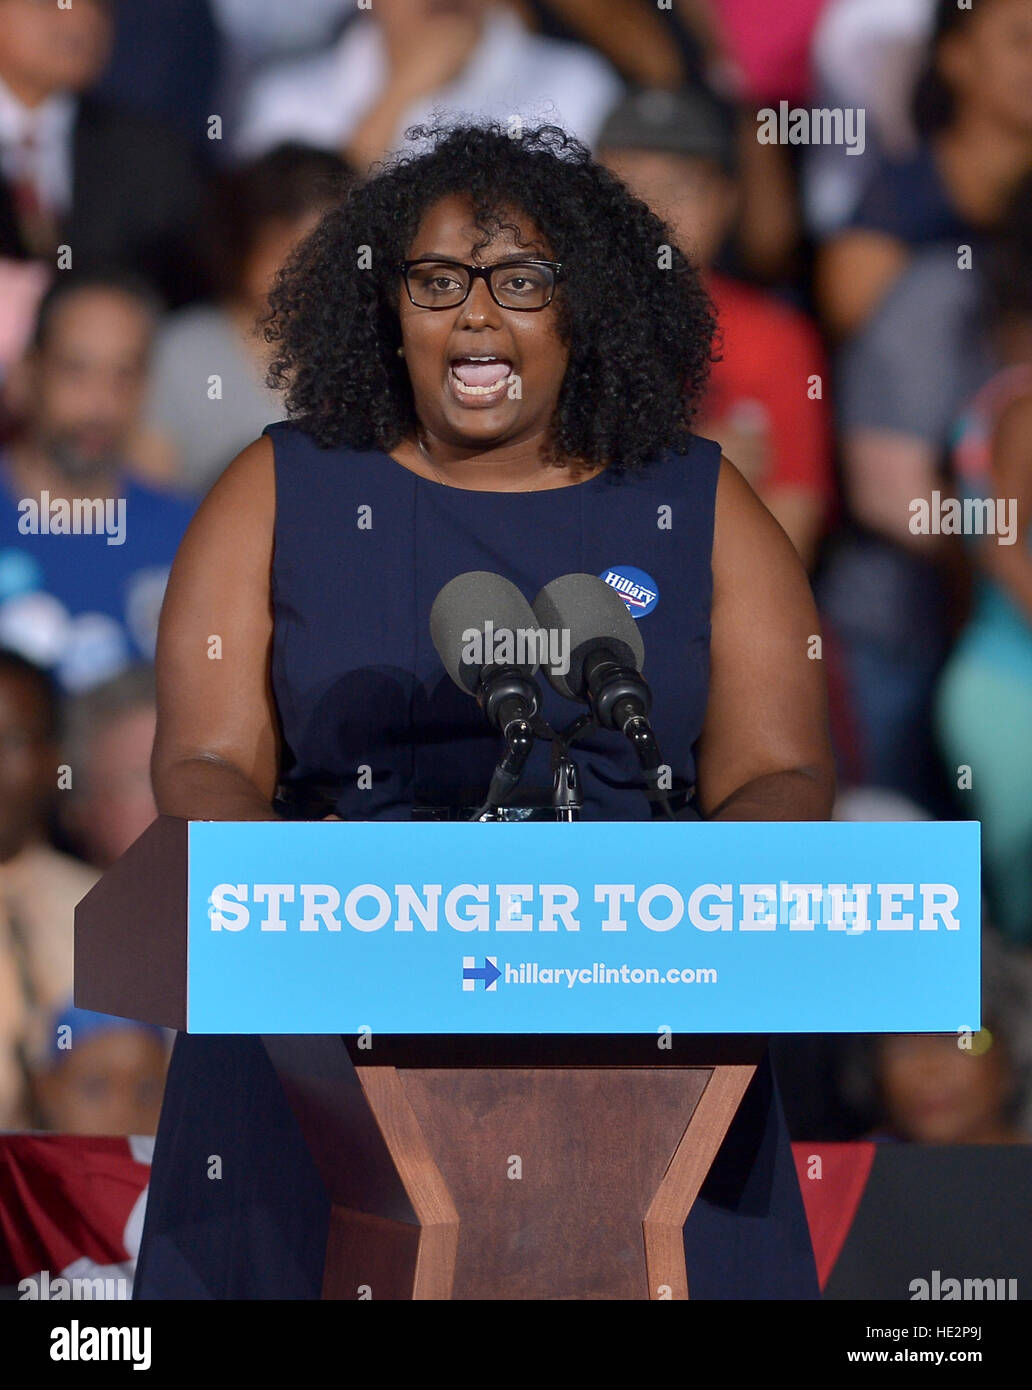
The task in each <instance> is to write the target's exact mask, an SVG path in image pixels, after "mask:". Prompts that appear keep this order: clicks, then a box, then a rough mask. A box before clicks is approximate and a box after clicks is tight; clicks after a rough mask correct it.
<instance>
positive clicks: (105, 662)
mask: <svg viewBox="0 0 1032 1390" xmlns="http://www.w3.org/2000/svg"><path fill="white" fill-rule="evenodd" d="M435 110H437V111H444V112H454V113H461V114H463V115H465V116H469V115H473V116H480V117H482V118H486V117H490V118H495V119H502V120H506V121H507V120H509V119H511V118H512V117H513V116H514V115H517V114H518V115H519V116H520V118H521V119H522V120H523V121H524V122H525V123H536V122H538V121H541V120H549V121H552V122H555V123H557V124H560V125H563V126H564V127H566V128H567V129H569V130H571V131H572V132H573V133H574V134H576V135H577V136H578V137H579V138H580V139H582V140H583V141H584V142H585V143H586V144H587V145H588V146H589V147H590V148H591V149H592V151H593V152H594V153H595V155H596V157H597V158H598V159H600V160H601V161H603V162H604V163H605V164H607V165H608V166H609V167H610V168H611V169H612V170H613V171H614V173H616V174H617V175H618V176H619V177H620V178H621V179H622V180H624V181H625V182H626V184H627V185H628V186H629V187H630V188H631V190H632V191H633V192H634V193H635V194H636V195H637V196H638V197H640V198H642V199H643V200H645V201H646V202H648V203H649V204H650V205H651V206H653V207H654V208H655V209H656V211H657V212H659V213H660V214H661V215H662V216H663V217H664V218H665V219H666V221H667V222H668V224H669V226H670V228H671V230H672V233H673V235H674V236H675V237H676V238H677V239H678V242H679V243H680V244H681V245H682V246H683V247H684V249H685V250H686V251H688V252H689V253H690V254H691V255H692V256H693V257H694V258H695V260H696V261H697V263H698V264H699V266H700V267H701V269H702V272H703V275H704V277H705V280H706V283H707V286H708V288H709V292H710V294H711V296H712V298H713V300H714V303H715V305H716V307H717V310H718V314H719V322H720V334H719V344H718V356H719V360H717V361H716V363H715V365H714V368H713V374H712V380H711V383H710V386H709V389H708V392H707V394H706V397H705V399H704V401H703V402H702V404H701V407H700V412H699V416H698V421H697V426H696V428H697V431H698V432H699V433H700V434H703V435H705V436H707V437H709V438H713V439H717V440H719V441H720V443H721V444H722V446H723V448H724V451H725V453H726V454H728V456H729V457H730V458H732V459H733V460H734V461H735V463H736V464H737V465H738V467H739V468H740V469H741V470H742V471H743V472H744V473H745V475H746V476H747V477H748V479H749V480H750V482H751V483H752V485H753V487H754V488H755V489H756V491H757V492H758V493H759V495H760V496H761V497H762V498H763V500H764V501H765V502H766V504H767V506H768V507H769V508H770V510H771V511H772V512H773V514H774V515H775V517H776V518H777V519H778V521H779V522H780V523H781V525H782V526H783V528H784V530H785V531H786V533H787V534H788V536H789V537H790V539H791V540H792V542H793V543H794V545H795V547H796V549H797V550H798V552H799V555H800V557H801V559H802V561H803V563H804V564H805V565H806V567H807V569H808V571H809V572H810V574H811V577H812V582H813V585H814V589H815V593H816V595H817V598H818V604H819V608H820V612H821V617H822V628H823V647H822V652H821V656H822V659H823V661H824V663H825V667H826V671H827V676H828V683H829V690H830V695H831V718H832V728H833V736H834V741H835V748H836V756H837V760H838V768H839V777H840V788H841V794H840V798H839V803H838V807H837V809H836V815H837V816H838V817H839V818H842V819H854V820H889V821H896V820H912V819H913V820H916V819H929V820H932V819H963V820H973V819H977V820H979V821H981V825H982V837H983V855H984V866H983V872H984V926H983V935H984V952H983V954H984V982H985V1003H984V1027H983V1029H982V1031H981V1032H980V1033H977V1034H976V1035H975V1036H974V1038H973V1039H968V1040H967V1045H966V1046H958V1042H957V1040H955V1039H951V1038H943V1037H926V1038H922V1037H913V1038H882V1039H877V1040H864V1039H852V1040H844V1039H841V1038H835V1037H827V1038H796V1039H782V1040H778V1041H777V1043H776V1044H775V1058H776V1062H777V1067H778V1074H779V1080H780V1086H781V1091H782V1098H783V1101H784V1104H785V1108H786V1112H787V1114H788V1117H789V1124H790V1128H791V1130H792V1132H793V1137H794V1138H798V1139H814V1140H817V1139H848V1138H856V1137H860V1136H862V1135H869V1134H874V1135H877V1136H879V1137H882V1138H885V1139H897V1140H915V1141H926V1142H942V1143H949V1142H955V1143H964V1142H974V1143H978V1142H988V1143H1000V1142H1012V1141H1021V1140H1027V1139H1028V1137H1029V1135H1030V1134H1032V983H1030V981H1032V965H1030V961H1032V793H1030V788H1032V554H1030V544H1029V542H1030V534H1032V533H1030V522H1032V0H971V3H969V4H958V3H957V0H778V3H777V5H776V6H771V5H770V4H769V3H768V0H670V3H669V4H665V5H657V4H655V3H653V0H606V3H605V4H604V5H603V4H598V3H595V0H519V3H516V2H515V0H513V3H496V2H495V0H362V3H360V2H359V0H291V3H290V4H284V3H283V2H282V0H176V3H175V4H169V3H168V0H122V3H119V0H75V4H74V5H72V6H70V7H68V8H61V7H59V6H57V5H56V4H55V3H54V0H0V395H2V404H0V1129H21V1128H30V1129H53V1130H58V1131H64V1132H70V1133H94V1134H97V1133H108V1134H147V1133H153V1130H154V1126H155V1123H156V1119H157V1114H158V1108H159V1105H160V1096H161V1089H162V1078H163V1072H164V1066H165V1061H166V1055H167V1043H168V1040H167V1038H166V1036H165V1035H164V1034H163V1033H162V1032H161V1030H158V1029H151V1028H144V1027H142V1026H138V1025H133V1024H128V1023H125V1022H121V1021H117V1020H112V1019H109V1018H105V1017H103V1016H101V1015H92V1014H87V1013H84V1012H83V1011H80V1010H76V1009H74V1008H73V1007H72V1003H71V997H72V917H73V908H74V905H75V903H76V902H77V901H78V900H79V899H80V898H81V897H82V896H83V895H84V894H85V893H86V892H87V891H88V890H89V888H90V887H91V886H92V884H93V883H94V882H95V881H96V879H97V878H98V877H99V875H100V873H101V872H102V871H103V870H104V868H105V867H107V866H108V865H110V864H111V863H113V862H114V860H116V859H117V858H118V857H119V855H120V854H121V853H122V852H123V851H124V850H125V849H126V848H127V847H128V846H129V845H130V844H131V843H132V842H133V841H134V840H135V839H136V838H137V837H138V836H139V835H140V834H141V833H142V832H143V831H144V830H145V829H146V827H147V826H148V824H149V823H150V822H151V820H152V819H153V817H154V815H155V807H154V802H153V797H152V794H151V788H150V780H149V756H150V747H151V743H152V740H153V734H154V722H155V704H154V683H153V671H152V662H153V657H154V642H155V632H156V624H157V617H158V613H159V610H160V606H161V601H162V595H163V592H164V585H165V581H166V578H167V575H168V571H169V566H170V563H171V561H172V558H173V555H174V553H175V551H176V548H177V545H178V544H179V541H180V539H181V537H182V535H183V532H184V530H185V528H186V525H187V523H188V522H189V519H190V516H191V514H192V511H193V509H194V508H195V507H196V505H197V503H198V501H199V500H200V498H201V497H203V495H204V494H205V492H206V491H207V490H208V488H209V487H210V486H211V484H212V482H213V481H214V480H215V478H216V477H217V476H218V474H219V473H220V471H221V470H222V469H223V468H224V467H225V465H226V464H227V463H228V462H229V460H230V459H231V458H232V457H233V455H234V454H235V453H236V452H237V451H238V450H239V449H241V448H242V447H243V446H244V445H246V444H248V443H249V442H250V441H251V440H252V439H254V438H255V437H256V436H257V435H258V434H259V433H260V432H261V430H262V428H263V427H264V426H265V425H266V424H268V423H269V422H270V421H272V420H275V419H277V418H280V417H281V416H282V414H283V411H282V407H281V403H280V398H279V397H278V396H277V395H276V394H275V393H273V392H272V391H270V390H269V388H268V387H267V386H266V384H265V380H264V378H265V357H264V352H265V344H264V342H263V339H262V336H261V334H260V332H259V331H258V329H257V328H256V320H257V318H258V317H259V316H260V314H261V311H262V308H263V304H264V301H265V296H266V293H267V290H268V288H269V285H270V282H271V279H272V277H273V275H274V274H275V271H276V269H277V267H278V266H279V265H280V264H281V263H282V261H283V259H284V257H285V256H286V255H287V253H288V252H289V250H290V248H291V247H292V245H294V244H295V243H296V241H297V240H298V239H299V238H300V237H302V236H304V235H305V233H306V232H307V231H308V230H309V229H310V228H311V227H312V226H314V224H315V223H316V221H317V220H318V219H319V217H320V216H321V215H322V213H323V212H324V211H325V210H326V209H327V208H329V207H330V206H332V204H333V203H334V201H335V200H336V199H338V198H339V197H340V196H341V195H342V193H343V192H345V191H346V189H347V187H348V185H349V183H350V182H351V181H353V180H355V179H360V178H361V177H363V175H364V174H365V173H366V172H367V171H368V170H369V168H370V167H371V166H372V165H374V164H375V163H376V162H377V161H379V160H381V159H383V158H384V157H386V156H388V155H389V154H390V153H391V152H392V151H395V150H398V149H399V148H402V147H404V145H405V135H404V132H405V130H406V128H407V127H408V126H410V125H412V124H413V123H415V122H418V121H419V120H421V119H423V118H425V117H427V116H429V115H430V114H431V113H432V112H434V111H435ZM514 192H515V193H517V194H518V190H514ZM130 518H131V522H132V524H131V525H129V524H128V521H129V519H130ZM758 678H759V677H758ZM919 987H920V982H919V981H915V988H919Z"/></svg>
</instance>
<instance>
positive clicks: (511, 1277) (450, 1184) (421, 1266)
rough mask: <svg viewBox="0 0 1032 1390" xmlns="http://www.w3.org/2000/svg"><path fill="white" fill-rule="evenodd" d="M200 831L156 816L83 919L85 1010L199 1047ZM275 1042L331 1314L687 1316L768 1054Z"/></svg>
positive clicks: (760, 1042)
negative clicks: (589, 1307)
mask: <svg viewBox="0 0 1032 1390" xmlns="http://www.w3.org/2000/svg"><path fill="white" fill-rule="evenodd" d="M188 830H189V823H188V822H187V821H184V820H179V819H177V818H175V817H170V816H161V817H159V818H158V820H156V821H155V822H154V824H153V825H152V826H151V827H150V828H149V829H148V830H147V831H146V832H145V833H144V834H143V835H142V836H141V837H140V839H139V840H137V841H136V843H135V844H134V845H133V846H132V847H131V848H130V849H129V850H128V851H127V852H126V853H125V854H124V855H123V856H122V858H121V859H120V860H119V861H118V862H117V864H115V865H114V866H113V867H112V868H111V869H109V870H108V872H107V873H106V874H105V875H104V876H103V878H102V879H101V880H100V881H99V882H98V883H97V884H96V885H95V886H94V888H93V889H92V890H91V891H90V892H89V893H88V894H87V895H86V897H85V898H84V899H83V900H82V902H81V903H80V904H79V906H78V908H77V909H76V914H75V982H76V983H75V1002H76V1004H77V1005H79V1006H80V1007H82V1008H87V1009H95V1010H98V1011H100V1012H104V1013H112V1014H117V1015H119V1016H121V1017H127V1018H137V1019H141V1020H143V1021H146V1022H148V1023H156V1024H160V1025H162V1026H164V1027H168V1028H175V1029H181V1030H185V1029H186V1026H187V983H188V971H187V963H188V912H187V902H188V857H189V842H188ZM141 901H146V902H148V904H149V906H148V909H147V912H146V913H145V914H144V915H142V916H141V914H140V911H139V906H138V905H139V903H140V902H141ZM262 1038H263V1043H264V1046H265V1048H266V1050H267V1052H268V1055H269V1058H270V1060H271V1061H272V1064H273V1066H274V1067H275V1069H276V1072H277V1075H278V1076H279V1079H280V1082H281V1084H282V1086H283V1089H284V1092H285V1094H286V1096H287V1098H288V1100H289V1102H290V1105H291V1108H292V1110H293V1113H294V1115H295V1117H296V1119H297V1121H298V1124H299V1126H300V1128H301V1131H302V1133H303V1135H304V1138H305V1141H306V1143H307V1145H308V1147H309V1150H310V1152H311V1154H312V1157H313V1159H314V1161H315V1164H316V1166H317V1168H318V1170H319V1172H320V1174H321V1176H322V1179H323V1182H324V1183H325V1186H326V1190H327V1193H328V1195H329V1198H330V1202H331V1206H332V1210H331V1218H330V1229H329V1238H328V1243H327V1250H326V1264H325V1273H324V1280H323V1298H325V1299H357V1298H360V1297H362V1296H363V1294H364V1293H365V1294H367V1295H371V1296H372V1297H373V1298H376V1299H383V1298H387V1299H452V1298H454V1299H648V1298H675V1299H684V1298H687V1297H688V1296H689V1292H690V1287H691V1271H690V1270H686V1268H685V1253H684V1240H683V1234H682V1231H683V1227H684V1223H685V1220H686V1218H687V1216H688V1212H689V1210H690V1208H691V1206H692V1203H693V1202H694V1200H695V1198H696V1196H697V1194H698V1192H699V1189H700V1188H701V1186H702V1183H703V1181H704V1179H705V1177H706V1174H707V1172H708V1171H709V1168H710V1165H711V1164H712V1162H713V1159H714V1158H715V1156H716V1154H717V1151H718V1149H719V1147H720V1145H721V1143H722V1141H723V1138H724V1135H725V1134H726V1132H727V1130H728V1127H729V1125H730V1124H731V1121H732V1119H733V1117H734V1115H735V1112H736V1110H737V1108H738V1106H739V1103H740V1101H741V1099H742V1096H743V1095H744V1093H745V1090H746V1087H747V1086H748V1084H749V1082H750V1080H751V1078H752V1076H753V1073H754V1071H755V1069H756V1065H757V1063H758V1061H759V1060H760V1057H761V1056H762V1052H763V1048H764V1045H765V1039H757V1038H729V1037H719V1038H717V1037H714V1038H704V1037H695V1038H688V1037H684V1036H681V1035H679V1036H678V1038H677V1040H676V1047H675V1049H674V1050H673V1051H670V1052H664V1051H662V1050H660V1049H659V1048H658V1047H657V1039H656V1038H654V1037H645V1036H634V1037H625V1036H595V1037H589V1036H584V1035H576V1036H566V1035H563V1036H540V1035H532V1036H505V1037H501V1036H475V1037H471V1036H461V1037H457V1036H456V1037H443V1036H439V1035H433V1036H430V1035H425V1036H412V1035H406V1036H404V1037H402V1036H396V1037H393V1038H384V1037H383V1036H378V1037H377V1039H376V1044H375V1048H374V1049H373V1052H374V1053H375V1061H374V1060H373V1053H372V1052H363V1051H362V1049H361V1047H360V1045H359V1042H358V1040H355V1039H350V1038H345V1037H342V1036H340V1035H324V1034H319V1035H285V1034H273V1035H265V1034H263V1035H262ZM675 1059H676V1060H675Z"/></svg>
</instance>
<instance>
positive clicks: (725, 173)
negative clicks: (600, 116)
mask: <svg viewBox="0 0 1032 1390" xmlns="http://www.w3.org/2000/svg"><path fill="white" fill-rule="evenodd" d="M734 131H735V128H734V117H733V113H731V112H730V111H729V110H728V109H727V108H726V107H725V106H724V105H723V103H722V102H720V101H719V100H718V99H717V98H716V97H713V96H710V95H709V94H708V93H706V92H705V91H703V90H702V89H695V90H693V91H685V92H681V93H674V92H666V91H647V92H638V93H635V94H633V95H632V96H630V97H628V98H627V99H626V100H625V101H624V102H622V103H621V104H620V105H619V106H618V107H617V108H616V109H615V110H614V111H613V112H612V113H611V114H610V116H609V117H608V118H607V120H606V123H605V125H604V126H603V128H602V132H601V134H600V136H599V158H600V159H601V160H602V162H603V163H605V164H606V165H607V166H608V167H609V168H610V169H611V170H612V172H613V173H614V174H616V175H617V177H618V178H620V179H621V180H622V181H623V182H624V183H625V184H626V185H627V186H628V187H629V188H630V190H631V192H632V193H634V194H636V196H637V197H639V198H641V199H642V201H643V202H645V203H647V204H648V205H649V206H650V207H651V208H653V209H654V210H655V211H656V212H658V213H659V215H660V216H661V217H663V218H664V220H666V221H667V222H668V223H669V224H670V226H672V227H673V228H674V230H675V232H676V233H677V235H678V241H679V243H680V245H681V247H682V249H683V250H684V251H685V252H686V253H688V254H690V255H691V256H692V258H693V259H694V260H695V262H696V263H697V264H698V265H699V266H701V267H702V268H703V269H704V270H705V272H706V276H705V284H706V288H707V290H708V292H709V294H710V296H711V298H712V300H713V302H714V305H715V307H716V310H717V320H718V345H717V352H718V354H719V359H720V360H718V361H717V362H716V363H714V365H713V368H712V371H711V373H710V383H709V387H708V389H707V392H706V394H705V396H704V398H703V400H702V402H701V404H700V407H699V419H700V424H699V433H700V434H702V435H705V436H708V437H709V438H710V439H716V440H717V441H718V442H719V443H720V445H721V446H722V448H723V450H724V452H725V454H727V455H728V456H729V457H733V458H735V459H736V460H737V461H738V466H739V468H740V469H741V471H742V472H743V473H744V474H745V476H746V478H748V480H749V482H750V483H751V484H752V486H753V488H754V489H755V491H756V492H757V493H758V494H759V496H760V497H761V498H762V500H763V501H764V503H766V505H767V507H768V508H769V509H770V511H771V512H772V513H773V514H774V516H775V517H776V518H777V520H778V522H779V523H780V524H781V526H782V528H783V529H784V530H785V532H786V533H787V534H788V536H789V538H790V540H791V541H792V543H793V545H794V546H795V548H796V551H797V552H798V554H799V556H800V558H801V559H802V560H803V562H804V564H805V565H807V567H808V568H809V567H812V565H813V563H814V559H815V556H816V551H817V544H818V541H819V539H820V536H821V534H822V531H823V529H824V526H825V523H826V521H827V519H828V515H829V511H830V508H831V505H832V500H833V486H834V485H833V476H832V458H831V429H830V419H829V410H828V403H827V401H826V399H825V390H826V386H827V374H826V368H825V363H824V358H823V355H822V351H821V346H820V341H819V338H818V336H817V332H816V329H815V328H814V327H813V325H812V324H811V323H810V322H809V320H808V319H807V318H806V317H805V316H804V315H802V314H801V313H799V312H798V311H797V310H794V309H792V308H790V307H789V306H787V305H785V304H783V303H781V302H780V301H779V300H777V299H775V298H774V297H773V296H772V295H770V294H767V293H764V292H763V291H760V290H757V289H754V288H752V287H750V286H748V285H746V284H744V283H743V282H741V281H737V280H733V279H731V278H729V277H728V276H725V275H722V274H719V273H717V272H716V271H714V270H713V268H712V267H713V262H714V260H715V259H716V257H717V255H718V253H719V252H720V250H721V247H722V246H723V244H724V242H725V239H726V238H727V236H728V235H729V233H730V232H731V230H732V228H733V225H734V222H735V215H736V211H737V207H738V185H737V180H736V169H737V165H736V159H735V151H736V141H735V133H734Z"/></svg>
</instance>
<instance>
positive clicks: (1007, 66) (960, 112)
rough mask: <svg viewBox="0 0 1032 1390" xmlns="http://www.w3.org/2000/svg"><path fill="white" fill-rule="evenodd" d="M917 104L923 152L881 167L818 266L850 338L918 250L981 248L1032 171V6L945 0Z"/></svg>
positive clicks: (826, 310)
mask: <svg viewBox="0 0 1032 1390" xmlns="http://www.w3.org/2000/svg"><path fill="white" fill-rule="evenodd" d="M914 100H915V120H916V124H917V128H918V131H919V133H920V135H921V137H922V139H921V143H920V145H919V146H918V148H917V150H916V151H914V153H913V154H910V155H907V156H904V157H901V158H898V159H895V160H886V161H884V162H882V163H879V164H878V165H876V167H875V168H874V170H873V172H872V175H871V177H870V181H869V183H868V185H867V189H866V192H865V194H864V195H863V197H862V198H861V200H860V204H859V207H858V208H857V210H856V212H855V214H854V216H853V218H852V219H851V222H850V224H849V225H848V226H847V227H845V228H844V229H843V230H842V231H841V232H839V233H838V234H837V235H835V236H833V237H831V238H830V239H829V241H828V242H827V243H826V244H825V246H824V248H823V250H822V253H821V255H820V257H819V259H818V264H817V292H818V297H819V300H820V303H821V307H822V312H823V315H824V318H825V320H826V322H827V324H828V327H829V329H830V330H831V331H832V332H833V333H834V334H836V335H837V336H840V337H843V338H845V337H848V336H849V335H850V334H852V333H855V332H856V331H857V329H858V328H859V327H860V326H861V325H862V324H863V323H864V322H865V320H866V319H867V318H868V317H869V316H870V314H871V312H872V311H873V310H874V309H875V308H876V306H877V305H878V304H879V303H880V302H881V300H882V299H883V298H884V296H885V294H886V292H887V291H888V289H889V288H890V286H891V285H892V284H893V283H894V282H895V280H896V279H897V278H898V276H899V275H900V273H901V272H902V270H903V268H904V266H905V265H906V263H907V260H908V257H909V256H910V255H911V253H912V252H913V251H914V250H915V249H916V248H917V247H919V246H924V245H928V244H930V243H935V242H945V243H948V244H950V245H951V246H952V247H953V248H954V250H955V251H956V250H957V249H958V247H959V246H961V245H969V244H971V243H972V242H974V241H976V240H977V239H978V238H979V237H980V236H982V235H984V234H985V233H986V232H987V231H989V230H991V229H992V228H993V227H994V226H995V225H997V223H998V221H999V219H1000V216H1001V214H1002V213H1003V211H1004V209H1005V207H1006V205H1007V203H1008V201H1009V199H1010V197H1011V194H1012V193H1013V191H1014V189H1015V188H1016V186H1017V185H1018V183H1019V182H1020V181H1021V178H1022V176H1023V175H1024V174H1025V173H1026V172H1028V170H1029V169H1032V0H978V3H976V4H974V5H970V6H960V5H958V4H957V0H939V5H938V9H937V11H936V18H935V27H934V31H933V34H932V40H931V45H930V49H929V54H928V61H927V66H926V69H925V72H924V73H923V75H922V77H921V78H920V79H919V81H918V84H917V87H916V91H915V98H914Z"/></svg>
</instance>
